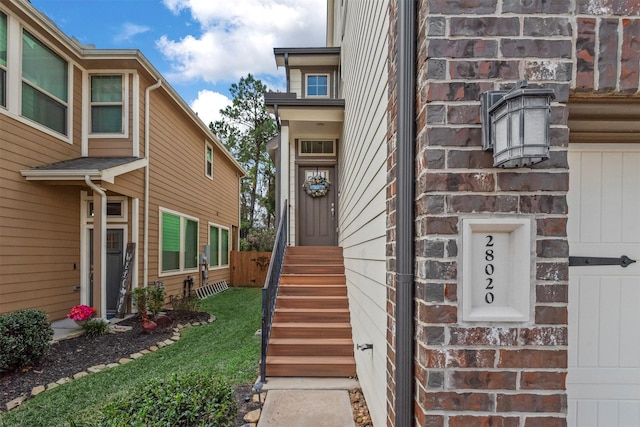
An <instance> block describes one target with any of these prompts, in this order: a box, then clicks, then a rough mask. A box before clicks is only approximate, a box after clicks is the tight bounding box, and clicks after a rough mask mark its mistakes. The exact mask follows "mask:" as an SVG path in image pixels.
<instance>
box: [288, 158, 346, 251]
mask: <svg viewBox="0 0 640 427" xmlns="http://www.w3.org/2000/svg"><path fill="white" fill-rule="evenodd" d="M317 176H320V177H323V178H326V179H327V180H328V181H329V185H328V186H327V185H326V184H322V183H317V182H314V183H312V184H311V186H310V185H309V180H308V178H310V177H317ZM305 183H307V186H306V187H307V189H305V187H304V186H305ZM323 185H324V190H323V189H322V186H323ZM336 193H337V182H336V176H335V167H334V166H319V167H315V166H313V167H312V166H300V167H299V168H298V217H297V224H298V245H300V246H335V245H337V244H338V236H337V233H336V224H337V217H336V215H337V212H338V209H337V206H336V200H337V199H336Z"/></svg>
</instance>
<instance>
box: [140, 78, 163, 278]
mask: <svg viewBox="0 0 640 427" xmlns="http://www.w3.org/2000/svg"><path fill="white" fill-rule="evenodd" d="M161 85H162V80H158V81H157V82H156V83H155V84H153V85H151V86H149V87H148V88H147V89H146V90H145V92H144V158H145V159H146V160H147V166H145V167H144V237H143V241H144V242H143V244H144V251H143V252H142V254H143V255H142V257H143V264H142V286H144V287H147V283H149V152H150V151H151V149H150V147H149V145H150V144H149V121H150V119H149V117H150V114H149V109H150V108H149V106H150V101H149V97H150V93H151V91H152V90H156V89H158V88H159V87H160V86H161Z"/></svg>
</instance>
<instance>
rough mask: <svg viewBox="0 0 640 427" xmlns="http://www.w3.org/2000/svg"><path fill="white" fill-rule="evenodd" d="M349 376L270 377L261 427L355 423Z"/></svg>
mask: <svg viewBox="0 0 640 427" xmlns="http://www.w3.org/2000/svg"><path fill="white" fill-rule="evenodd" d="M358 387H359V384H358V381H357V380H352V379H347V378H270V379H268V380H267V382H266V383H265V384H264V386H263V390H264V391H267V398H266V401H265V403H264V407H263V409H262V414H261V415H260V421H258V427H300V426H305V427H327V426H331V427H354V426H355V423H354V421H353V413H352V410H351V402H350V399H349V391H348V390H349V389H352V388H358Z"/></svg>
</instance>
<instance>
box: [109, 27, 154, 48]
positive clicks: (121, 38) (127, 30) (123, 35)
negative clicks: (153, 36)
mask: <svg viewBox="0 0 640 427" xmlns="http://www.w3.org/2000/svg"><path fill="white" fill-rule="evenodd" d="M149 30H150V28H149V27H146V26H144V25H138V24H133V23H131V22H125V23H124V24H122V27H121V28H120V32H118V34H116V35H115V36H113V41H114V42H115V43H122V42H126V41H129V40H131V39H132V38H134V37H135V36H137V35H138V34H142V33H146V32H147V31H149Z"/></svg>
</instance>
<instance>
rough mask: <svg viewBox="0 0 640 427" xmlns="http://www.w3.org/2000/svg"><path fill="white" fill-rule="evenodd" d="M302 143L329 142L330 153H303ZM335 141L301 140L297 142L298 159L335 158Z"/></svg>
mask: <svg viewBox="0 0 640 427" xmlns="http://www.w3.org/2000/svg"><path fill="white" fill-rule="evenodd" d="M303 142H331V146H332V152H331V153H303V152H302V143H303ZM336 145H337V144H336V140H335V139H301V140H299V141H298V157H336V148H337V147H336Z"/></svg>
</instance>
